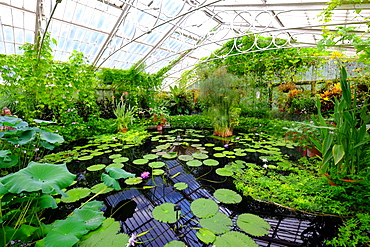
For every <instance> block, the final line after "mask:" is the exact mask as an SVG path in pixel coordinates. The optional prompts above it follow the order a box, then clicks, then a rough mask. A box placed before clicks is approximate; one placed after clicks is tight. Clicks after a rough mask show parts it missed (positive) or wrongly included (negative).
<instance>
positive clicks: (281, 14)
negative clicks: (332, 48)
mask: <svg viewBox="0 0 370 247" xmlns="http://www.w3.org/2000/svg"><path fill="white" fill-rule="evenodd" d="M326 6H327V5H326V2H325V1H315V0H301V1H299V0H248V1H245V0H62V1H60V0H0V53H2V54H22V51H21V50H19V49H18V48H19V46H21V45H23V44H24V43H25V42H29V43H34V42H35V33H38V32H37V30H40V31H39V32H40V33H41V34H42V33H43V32H44V31H45V29H46V28H47V30H46V31H47V32H50V34H51V37H52V38H54V39H55V40H56V41H57V45H55V46H53V47H52V48H53V50H54V58H55V60H60V61H66V60H68V58H69V56H70V55H71V54H72V51H74V50H77V51H79V52H82V53H84V55H85V56H86V57H87V58H88V60H89V62H90V63H91V64H92V65H94V66H96V67H108V68H117V69H128V68H130V67H131V66H132V65H133V64H135V63H144V64H145V68H146V71H147V72H149V73H154V72H157V71H158V70H159V69H161V68H162V67H164V66H167V65H168V64H169V63H170V62H171V61H173V60H175V59H176V58H178V57H179V56H180V55H181V54H186V55H185V56H183V57H182V58H181V59H180V61H179V62H178V63H177V64H176V65H175V66H174V68H173V69H172V70H171V71H169V73H168V78H167V80H166V82H167V83H171V82H172V81H174V80H175V79H176V78H178V77H179V76H180V74H181V72H182V71H183V70H186V69H189V68H191V67H192V66H193V65H194V64H196V63H197V62H198V60H199V59H200V58H202V57H205V56H209V55H210V54H211V53H212V51H214V50H215V49H218V48H220V47H221V45H222V44H223V43H225V42H226V41H227V40H229V39H230V38H234V37H240V36H242V35H245V34H246V32H251V33H255V34H260V33H261V35H264V36H271V37H275V38H276V37H278V38H285V39H288V40H295V41H297V43H294V44H293V43H292V44H291V45H295V46H297V45H299V46H315V45H316V43H317V42H318V41H319V40H320V39H321V34H322V30H321V28H322V26H323V22H320V17H319V14H320V13H321V12H322V10H323V9H324V8H326ZM358 8H359V6H358V5H354V4H343V5H342V6H339V7H338V8H337V9H336V10H334V11H333V13H334V14H333V16H332V18H331V19H332V20H331V21H330V22H329V23H326V24H325V25H327V28H329V29H335V27H336V26H343V25H347V26H354V27H356V31H355V32H361V33H362V32H364V31H366V30H367V25H366V20H365V17H366V16H370V4H362V5H361V9H362V12H361V15H358V14H356V12H355V10H356V9H358ZM35 30H36V31H35Z"/></svg>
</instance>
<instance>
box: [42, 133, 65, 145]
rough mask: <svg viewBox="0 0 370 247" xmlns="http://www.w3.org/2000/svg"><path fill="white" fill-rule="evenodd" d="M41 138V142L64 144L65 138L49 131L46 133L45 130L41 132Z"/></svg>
mask: <svg viewBox="0 0 370 247" xmlns="http://www.w3.org/2000/svg"><path fill="white" fill-rule="evenodd" d="M40 138H41V140H44V141H47V142H49V143H63V142H64V138H63V137H62V136H61V135H59V134H55V133H52V132H49V131H45V130H41V133H40Z"/></svg>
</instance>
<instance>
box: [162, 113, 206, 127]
mask: <svg viewBox="0 0 370 247" xmlns="http://www.w3.org/2000/svg"><path fill="white" fill-rule="evenodd" d="M167 119H168V121H169V122H170V123H171V127H173V128H211V127H212V125H211V120H210V119H209V118H208V117H207V116H205V115H187V116H186V115H185V116H169V117H167Z"/></svg>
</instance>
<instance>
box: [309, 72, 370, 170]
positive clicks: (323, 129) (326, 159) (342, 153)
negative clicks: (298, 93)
mask: <svg viewBox="0 0 370 247" xmlns="http://www.w3.org/2000/svg"><path fill="white" fill-rule="evenodd" d="M340 85H341V88H342V97H341V98H340V100H338V99H335V105H334V113H333V122H334V125H332V124H331V123H328V121H327V120H326V119H325V118H324V117H323V116H322V113H321V103H320V101H319V100H317V103H316V104H317V109H318V115H317V119H315V118H314V123H315V126H316V128H318V130H319V133H320V139H321V140H322V141H319V140H317V139H314V138H311V141H312V142H313V144H314V145H315V147H316V149H317V150H319V151H320V152H321V153H322V164H321V172H322V173H325V172H327V171H333V172H334V173H340V174H342V175H345V176H346V175H355V174H358V173H359V172H360V171H361V169H363V168H364V166H363V162H362V161H363V157H364V154H365V151H366V150H365V145H366V144H367V143H368V142H369V141H370V138H369V133H368V132H367V131H366V124H367V123H368V122H369V117H368V116H367V108H366V104H365V105H362V106H358V105H357V100H356V93H355V94H352V92H351V87H350V83H349V81H348V80H347V72H346V69H345V67H344V66H341V67H340Z"/></svg>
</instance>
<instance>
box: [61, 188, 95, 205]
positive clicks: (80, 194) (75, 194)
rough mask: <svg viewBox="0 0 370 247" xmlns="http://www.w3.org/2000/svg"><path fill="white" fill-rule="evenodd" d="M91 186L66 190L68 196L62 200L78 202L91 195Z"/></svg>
mask: <svg viewBox="0 0 370 247" xmlns="http://www.w3.org/2000/svg"><path fill="white" fill-rule="evenodd" d="M90 192H91V190H90V189H89V188H73V189H70V190H68V191H67V192H66V194H67V196H65V197H62V198H61V201H62V202H65V203H71V202H76V201H78V200H80V199H82V198H85V197H87V196H89V195H90Z"/></svg>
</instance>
